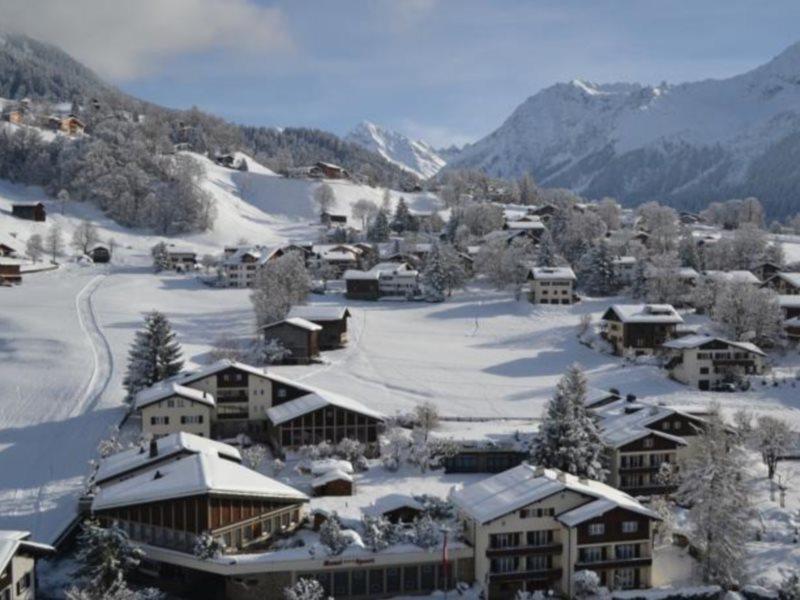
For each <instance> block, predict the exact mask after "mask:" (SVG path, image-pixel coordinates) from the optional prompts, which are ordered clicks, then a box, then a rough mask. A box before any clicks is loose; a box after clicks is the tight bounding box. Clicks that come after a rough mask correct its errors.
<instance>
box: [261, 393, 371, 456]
mask: <svg viewBox="0 0 800 600" xmlns="http://www.w3.org/2000/svg"><path fill="white" fill-rule="evenodd" d="M267 418H268V419H269V436H270V440H271V441H272V444H273V447H275V448H284V449H290V448H298V447H300V446H303V445H306V444H319V443H320V442H323V441H329V442H331V443H333V444H338V443H339V442H340V441H342V439H344V438H350V439H354V440H358V441H359V442H361V443H363V444H365V445H366V446H367V447H368V449H369V452H370V453H371V454H373V455H374V454H376V453H377V451H378V435H379V434H380V432H381V431H382V429H383V425H384V421H385V417H384V416H383V415H382V414H381V413H379V412H377V411H374V410H372V409H371V408H367V407H366V406H364V405H363V404H361V403H360V402H357V401H356V400H353V399H351V398H347V397H345V396H341V395H339V394H334V393H332V392H326V391H322V390H317V391H316V392H314V393H310V394H306V395H303V396H300V397H297V398H295V399H293V400H289V401H286V402H283V403H281V404H278V405H276V406H273V407H272V408H270V409H268V410H267Z"/></svg>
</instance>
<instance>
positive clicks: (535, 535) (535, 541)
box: [527, 530, 553, 546]
mask: <svg viewBox="0 0 800 600" xmlns="http://www.w3.org/2000/svg"><path fill="white" fill-rule="evenodd" d="M527 541H528V546H544V545H546V544H550V543H552V542H553V532H552V531H551V530H542V531H529V532H528V540H527Z"/></svg>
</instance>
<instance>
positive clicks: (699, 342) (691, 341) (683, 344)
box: [662, 334, 766, 356]
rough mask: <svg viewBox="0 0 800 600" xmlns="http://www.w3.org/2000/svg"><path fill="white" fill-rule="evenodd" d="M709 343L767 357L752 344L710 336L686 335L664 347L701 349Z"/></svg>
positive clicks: (666, 343) (664, 344) (665, 344)
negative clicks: (724, 345)
mask: <svg viewBox="0 0 800 600" xmlns="http://www.w3.org/2000/svg"><path fill="white" fill-rule="evenodd" d="M709 342H720V343H722V344H727V345H728V346H733V347H734V348H741V349H742V350H746V351H748V352H753V353H754V354H758V355H760V356H766V355H765V354H764V352H763V351H762V350H761V348H759V347H758V346H756V345H755V344H753V343H750V342H734V341H731V340H726V339H725V338H720V337H714V336H710V335H702V334H698V335H685V336H683V337H679V338H675V339H674V340H669V341H667V342H664V343H663V344H662V346H664V347H665V348H674V349H677V350H681V349H684V348H699V347H701V346H704V345H705V344H707V343H709Z"/></svg>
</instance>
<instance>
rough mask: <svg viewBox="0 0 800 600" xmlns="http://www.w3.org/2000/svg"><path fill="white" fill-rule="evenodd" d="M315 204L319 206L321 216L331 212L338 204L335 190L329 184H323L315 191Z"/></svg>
mask: <svg viewBox="0 0 800 600" xmlns="http://www.w3.org/2000/svg"><path fill="white" fill-rule="evenodd" d="M314 203H315V204H316V205H317V209H319V213H320V214H322V213H326V212H330V210H331V208H333V206H334V204H336V194H335V193H334V191H333V188H332V187H331V186H330V185H328V184H327V183H323V184H321V185H320V186H319V187H318V188H317V189H315V190H314Z"/></svg>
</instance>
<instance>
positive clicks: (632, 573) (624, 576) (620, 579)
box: [614, 569, 636, 590]
mask: <svg viewBox="0 0 800 600" xmlns="http://www.w3.org/2000/svg"><path fill="white" fill-rule="evenodd" d="M614 587H615V588H617V589H621V590H628V589H631V588H634V587H636V569H617V570H616V572H615V573H614Z"/></svg>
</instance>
